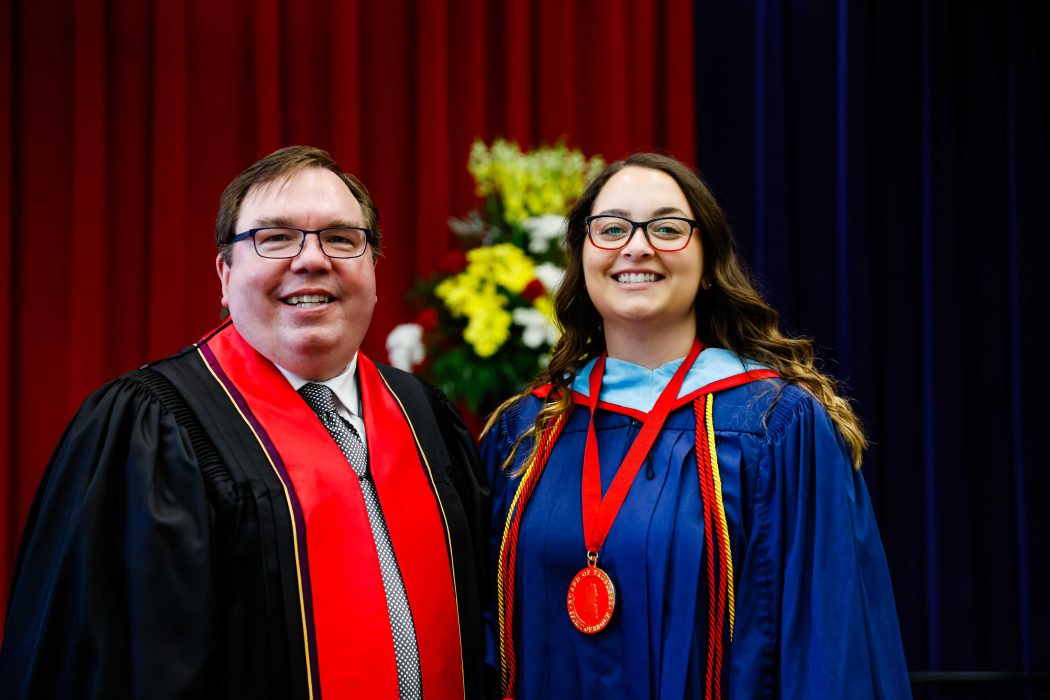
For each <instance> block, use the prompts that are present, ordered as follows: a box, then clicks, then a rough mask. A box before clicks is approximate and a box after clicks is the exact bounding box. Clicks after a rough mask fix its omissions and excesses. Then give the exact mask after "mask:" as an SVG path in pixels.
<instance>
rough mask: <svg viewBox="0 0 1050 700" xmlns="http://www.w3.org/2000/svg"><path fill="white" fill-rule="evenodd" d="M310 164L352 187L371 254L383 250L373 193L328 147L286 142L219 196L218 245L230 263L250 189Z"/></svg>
mask: <svg viewBox="0 0 1050 700" xmlns="http://www.w3.org/2000/svg"><path fill="white" fill-rule="evenodd" d="M307 168H322V169H324V170H329V171H331V172H333V173H335V174H336V175H337V176H338V177H339V179H340V180H342V181H343V183H344V184H345V185H346V187H347V189H349V190H350V194H352V195H353V196H354V199H356V200H357V202H358V204H360V205H361V209H362V211H364V214H365V226H367V227H368V229H369V230H370V231H371V232H372V236H371V241H370V242H371V244H372V258H373V259H375V258H378V257H379V256H380V254H381V252H382V248H381V247H382V239H383V236H382V233H381V232H380V230H379V210H378V209H376V205H375V202H373V201H372V196H371V195H370V194H368V189H367V188H366V187H365V186H364V183H362V182H361V181H360V180H358V179H357V178H356V177H354V176H353V175H351V174H350V173H348V172H345V171H344V170H343V169H342V168H340V167H339V164H338V163H336V162H335V160H333V158H332V156H331V155H329V154H328V152H327V151H323V150H321V149H320V148H314V147H312V146H287V147H285V148H282V149H280V150H277V151H274V152H273V153H271V154H270V155H268V156H266V157H265V158H263V159H261V160H258V161H256V162H255V163H253V164H252V165H250V166H249V167H248V168H247V169H246V170H245V171H244V172H242V173H241V174H240V175H238V176H237V177H235V178H234V179H233V182H231V183H230V184H229V185H228V186H227V187H226V189H225V191H223V193H222V197H221V198H220V199H219V213H218V216H216V218H215V245H216V246H218V248H219V251H220V252H221V253H222V258H223V260H225V261H226V264H227V265H229V264H230V263H231V262H232V259H233V250H232V247H233V246H232V245H231V244H230V239H231V238H233V237H234V236H235V235H237V233H238V232H237V231H235V230H234V228H235V227H236V226H237V218H238V217H239V216H240V214H241V202H243V201H244V198H245V196H247V194H248V192H250V191H251V189H252V188H253V187H255V186H257V185H265V184H268V183H271V182H274V181H276V180H280V179H283V178H286V177H288V176H289V175H292V174H293V173H297V172H299V171H300V170H306V169H307Z"/></svg>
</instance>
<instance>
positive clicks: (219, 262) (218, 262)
mask: <svg viewBox="0 0 1050 700" xmlns="http://www.w3.org/2000/svg"><path fill="white" fill-rule="evenodd" d="M215 272H217V273H218V275H219V282H220V284H222V297H221V298H220V300H219V301H220V302H221V303H222V305H223V307H224V308H227V309H228V308H230V302H229V300H228V299H227V291H228V287H229V284H230V265H229V263H227V262H226V259H225V258H224V257H223V255H222V253H221V252H220V253H219V254H218V255H216V256H215Z"/></svg>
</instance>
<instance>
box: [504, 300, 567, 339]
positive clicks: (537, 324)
mask: <svg viewBox="0 0 1050 700" xmlns="http://www.w3.org/2000/svg"><path fill="white" fill-rule="evenodd" d="M511 318H512V319H513V320H514V323H516V324H518V325H519V326H521V327H522V328H523V329H524V330H523V331H522V333H521V342H523V343H525V345H526V346H528V347H530V348H538V347H540V346H541V345H543V344H544V343H546V344H547V345H554V344H555V343H556V342H558V337H559V335H560V334H559V333H558V328H557V326H555V325H554V324H553V323H551V322H550V320H549V319H548V318H547V317H546V316H544V315H543V314H542V313H540V312H539V311H538V310H536V309H534V308H517V309H514V311H513V312H511Z"/></svg>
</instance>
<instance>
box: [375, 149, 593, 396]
mask: <svg viewBox="0 0 1050 700" xmlns="http://www.w3.org/2000/svg"><path fill="white" fill-rule="evenodd" d="M602 167H604V163H603V162H602V160H601V158H600V157H594V158H589V159H588V158H586V157H584V155H583V154H582V153H581V152H580V151H577V150H573V149H569V148H568V147H566V146H565V145H564V144H558V145H556V146H550V147H543V148H537V149H535V150H531V151H525V152H523V151H522V150H521V149H520V148H519V147H518V145H517V144H515V143H512V142H508V141H503V140H496V141H495V142H493V143H492V145H491V146H487V145H486V144H484V143H483V142H481V141H476V142H475V143H474V145H473V146H472V148H471V152H470V160H469V162H468V170H469V171H470V174H471V175H472V176H473V178H474V181H475V183H476V185H477V193H478V195H479V196H481V197H483V198H484V209H483V212H484V213H483V214H482V213H479V212H477V211H474V212H471V214H470V215H468V216H467V217H465V218H462V219H452V220H450V221H449V225H450V227H451V228H452V230H453V231H454V232H455V233H456V234H457V235H456V243H457V246H456V247H455V248H453V249H452V250H450V251H448V253H446V254H445V255H444V256H443V257H442V259H441V260H440V261H438V264H437V267H436V270H435V271H434V272H433V273H431V275H430V277H429V278H428V279H425V280H420V281H419V282H418V283H417V284H416V287H415V288H414V289H413V290H412V291H411V292H410V297H411V299H412V300H413V301H414V302H415V305H416V306H417V308H418V313H417V314H416V318H415V320H414V321H413V322H412V323H404V324H401V325H399V326H397V327H395V328H394V329H393V330H392V331H391V333H390V335H389V336H387V340H386V346H387V353H388V355H389V357H390V362H391V364H393V365H394V366H396V367H400V368H401V369H405V370H408V371H417V372H419V373H421V374H422V375H423V376H425V377H426V378H427V379H429V380H430V381H431V382H433V383H434V384H436V385H437V386H438V387H439V388H440V389H441V390H442V391H444V392H445V393H446V394H447V395H448V396H449V398H451V399H452V400H453V401H456V402H458V403H461V404H462V405H464V406H465V407H466V408H467V409H468V410H470V411H471V412H472V413H474V414H475V415H478V414H480V413H484V412H487V411H488V410H490V409H491V408H493V407H495V406H496V405H498V403H499V402H500V401H502V400H503V399H506V398H507V397H509V396H511V395H513V394H514V393H516V392H519V391H521V389H522V388H523V387H524V386H525V384H527V383H528V382H529V381H530V380H531V379H532V378H533V377H535V376H536V374H537V372H538V371H540V370H541V369H542V368H543V367H545V366H546V363H547V361H548V360H549V358H550V351H551V348H552V347H553V346H554V344H555V343H556V342H557V341H558V338H559V337H560V335H561V330H560V329H559V328H558V327H557V325H556V322H555V319H554V306H553V295H554V291H555V290H556V289H557V287H558V284H559V283H560V281H561V277H562V274H563V268H564V257H563V256H564V253H563V251H562V247H561V239H562V235H563V234H564V229H565V215H566V214H567V213H568V210H569V207H570V206H571V205H572V203H573V202H574V201H575V200H576V199H577V198H578V197H579V196H580V194H581V193H582V192H583V189H584V187H586V185H587V183H588V182H589V181H590V179H591V178H592V177H594V175H595V174H597V173H598V172H599V171H600V170H601V169H602Z"/></svg>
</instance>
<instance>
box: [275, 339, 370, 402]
mask: <svg viewBox="0 0 1050 700" xmlns="http://www.w3.org/2000/svg"><path fill="white" fill-rule="evenodd" d="M274 366H275V367H277V369H279V370H280V371H281V374H283V375H284V377H285V379H287V380H288V381H289V382H290V383H291V385H292V388H293V389H295V390H296V391H299V390H300V389H302V388H303V386H304V385H306V384H309V383H311V382H310V380H309V379H303V378H302V377H300V376H299V375H297V374H292V373H291V372H289V371H288V370H286V369H285V368H284V367H281V366H280V365H276V364H275V365H274ZM356 378H357V353H356V352H355V353H354V357H353V359H352V360H350V364H349V365H347V366H346V369H345V370H343V372H342V373H341V374H337V375H336V376H334V377H332V378H331V379H326V380H324V381H323V382H313V383H314V384H322V385H324V386H326V387H328V388H329V389H331V390H332V392H333V393H334V394H335V398H336V401H337V402H338V403H340V404H342V405H343V408H345V409H346V410H347V412H349V413H350V415H352V416H357V417H360V416H361V400H360V398H359V396H358V393H357V381H356ZM337 408H338V406H337Z"/></svg>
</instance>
